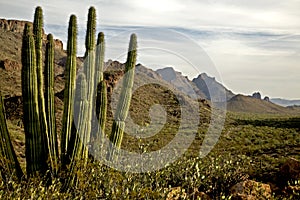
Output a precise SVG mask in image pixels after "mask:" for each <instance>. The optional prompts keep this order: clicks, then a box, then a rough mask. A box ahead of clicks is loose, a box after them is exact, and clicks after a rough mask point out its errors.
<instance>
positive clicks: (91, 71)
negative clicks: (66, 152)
mask: <svg viewBox="0 0 300 200" xmlns="http://www.w3.org/2000/svg"><path fill="white" fill-rule="evenodd" d="M95 34H96V10H95V8H94V7H90V9H89V13H88V22H87V30H86V38H85V48H86V52H85V57H84V74H85V77H86V81H87V84H86V86H87V101H88V102H89V103H88V108H87V110H88V111H87V116H86V118H85V119H86V121H87V123H86V130H85V132H84V134H85V135H81V137H82V138H83V140H85V142H84V145H85V146H84V150H83V152H84V153H83V159H84V160H85V163H86V161H87V158H88V148H87V144H88V143H89V142H90V137H91V131H92V116H93V112H95V111H94V108H95V106H94V103H95V99H94V98H95V96H96V95H95V93H96V89H95V80H94V78H95V48H96V43H95V42H96V35H95Z"/></svg>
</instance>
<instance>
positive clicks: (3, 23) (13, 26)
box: [0, 19, 63, 50]
mask: <svg viewBox="0 0 300 200" xmlns="http://www.w3.org/2000/svg"><path fill="white" fill-rule="evenodd" d="M26 23H29V24H31V25H32V22H28V21H20V20H7V19H0V29H3V30H5V31H11V32H13V33H20V34H23V31H24V27H25V24H26ZM43 40H44V41H46V40H47V34H45V32H44V30H43ZM54 45H55V48H57V49H60V50H63V42H62V41H61V40H58V39H55V40H54Z"/></svg>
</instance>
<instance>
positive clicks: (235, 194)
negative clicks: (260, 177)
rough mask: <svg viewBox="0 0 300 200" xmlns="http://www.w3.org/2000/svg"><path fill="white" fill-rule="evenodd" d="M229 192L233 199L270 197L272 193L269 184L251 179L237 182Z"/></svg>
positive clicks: (247, 199)
mask: <svg viewBox="0 0 300 200" xmlns="http://www.w3.org/2000/svg"><path fill="white" fill-rule="evenodd" d="M230 192H231V194H232V199H235V200H252V199H253V200H254V199H270V198H271V194H272V192H271V187H270V185H268V184H264V183H260V182H256V181H252V180H246V181H243V182H240V183H237V184H236V185H234V186H232V187H231V188H230Z"/></svg>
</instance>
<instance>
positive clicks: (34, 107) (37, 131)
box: [22, 23, 47, 176]
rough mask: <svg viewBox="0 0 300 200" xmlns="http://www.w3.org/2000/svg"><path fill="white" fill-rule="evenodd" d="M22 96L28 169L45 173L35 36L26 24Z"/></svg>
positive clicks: (29, 174) (23, 46) (33, 172)
mask: <svg viewBox="0 0 300 200" xmlns="http://www.w3.org/2000/svg"><path fill="white" fill-rule="evenodd" d="M22 66H23V67H22V97H23V110H24V112H23V113H24V130H25V147H26V148H25V153H26V169H27V170H26V171H27V175H28V176H31V175H33V174H35V172H41V173H44V172H45V170H46V168H47V163H46V159H47V158H46V157H45V155H44V153H45V152H44V143H43V136H42V132H41V126H40V116H39V113H40V110H39V106H38V96H39V92H38V84H37V69H36V54H35V44H34V38H33V34H32V31H31V27H30V25H29V24H28V23H27V24H25V28H24V34H23V44H22Z"/></svg>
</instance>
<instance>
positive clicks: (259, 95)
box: [252, 92, 261, 99]
mask: <svg viewBox="0 0 300 200" xmlns="http://www.w3.org/2000/svg"><path fill="white" fill-rule="evenodd" d="M252 97H253V98H255V99H261V94H260V93H259V92H254V93H253V94H252Z"/></svg>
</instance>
